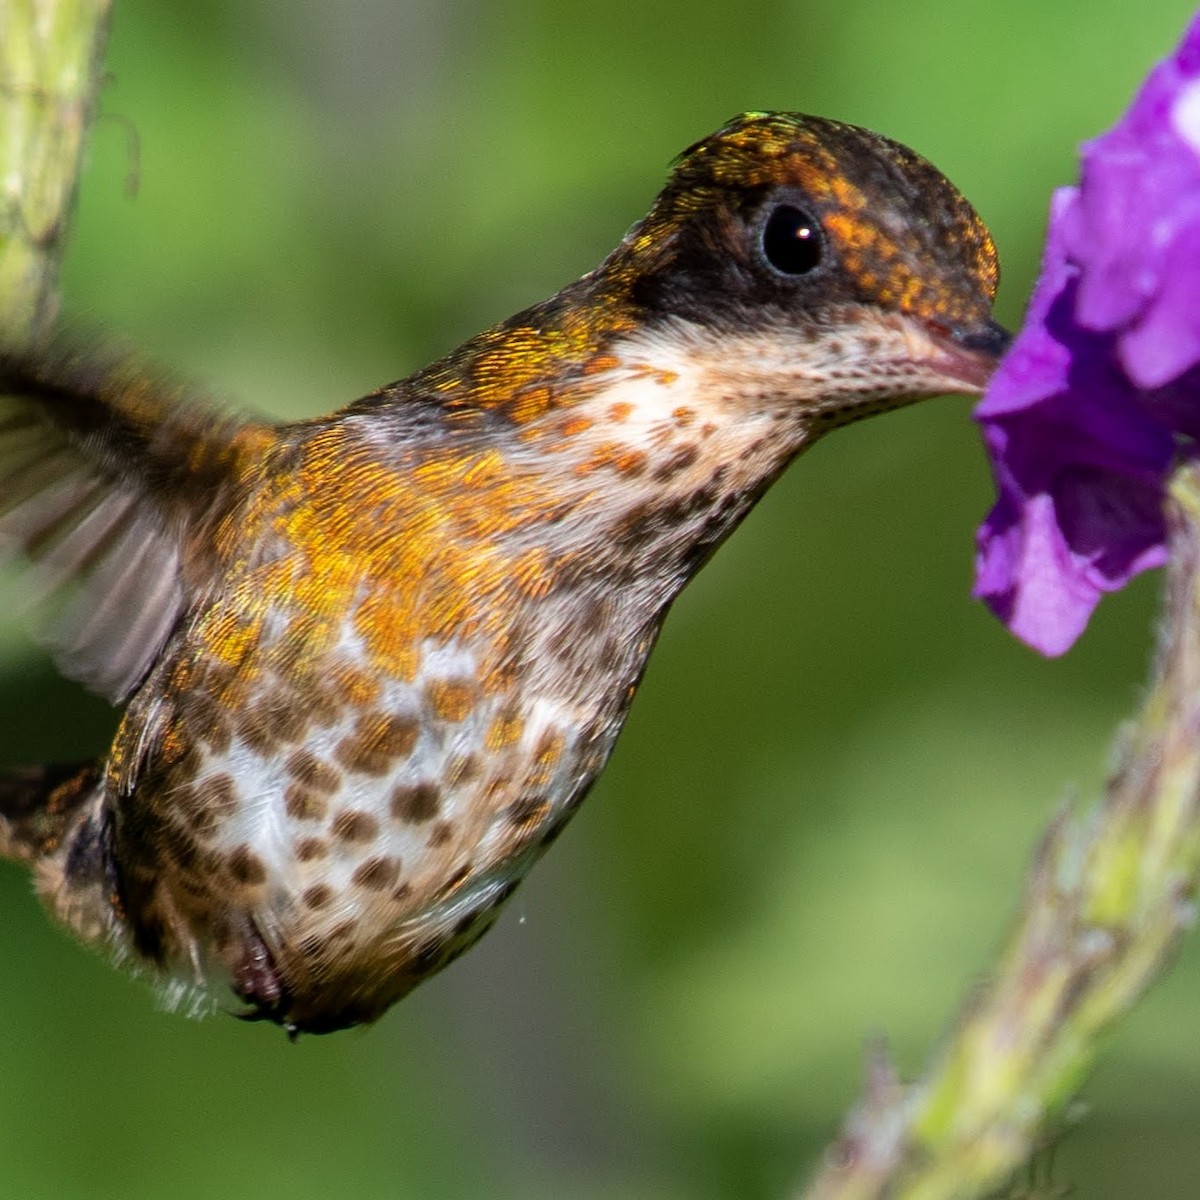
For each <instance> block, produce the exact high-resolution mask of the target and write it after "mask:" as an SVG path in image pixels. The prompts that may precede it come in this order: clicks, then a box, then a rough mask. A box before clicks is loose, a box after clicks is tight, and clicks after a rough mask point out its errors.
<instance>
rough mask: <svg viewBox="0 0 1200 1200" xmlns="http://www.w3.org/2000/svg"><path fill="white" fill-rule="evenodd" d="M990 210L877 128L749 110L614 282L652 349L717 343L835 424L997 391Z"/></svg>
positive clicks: (644, 227)
mask: <svg viewBox="0 0 1200 1200" xmlns="http://www.w3.org/2000/svg"><path fill="white" fill-rule="evenodd" d="M998 277H999V270H998V265H997V258H996V250H995V246H994V245H993V243H992V239H991V236H990V235H989V233H988V231H987V228H986V227H985V226H984V224H983V222H982V221H981V220H980V219H979V217H978V215H977V214H976V212H975V210H974V209H973V208H972V207H971V205H970V204H969V203H968V202H967V201H966V200H965V199H964V198H963V196H962V195H961V194H960V193H959V192H958V191H957V189H956V188H955V187H954V186H953V185H952V184H951V183H950V182H949V181H948V180H947V179H946V178H945V176H944V175H942V174H941V172H939V171H938V170H937V169H936V168H935V167H934V166H932V165H931V164H930V163H929V162H927V161H926V160H925V159H923V158H921V157H920V156H919V155H917V154H915V153H913V152H912V151H911V150H909V149H907V148H906V147H904V146H902V145H900V144H899V143H897V142H894V141H891V140H889V139H888V138H885V137H882V136H880V135H879V134H876V133H872V132H870V131H868V130H865V129H860V128H857V127H856V126H853V125H846V124H842V123H840V122H837V121H830V120H826V119H823V118H818V117H808V116H801V115H798V114H793V113H747V114H744V115H743V116H740V117H737V118H735V119H734V120H732V121H730V122H729V123H728V124H727V125H725V126H724V127H723V128H722V129H720V130H718V131H717V132H716V133H714V134H712V135H711V136H709V137H707V138H705V139H704V140H702V141H700V142H697V143H696V144H695V145H693V146H691V147H690V148H689V149H687V150H685V151H684V153H683V154H682V155H680V157H679V159H678V160H677V162H676V165H675V170H674V173H673V174H672V176H671V178H670V181H669V182H668V184H667V186H666V188H665V189H664V190H663V191H662V193H661V194H660V195H659V197H658V199H657V200H656V202H655V204H654V206H653V207H652V209H651V211H650V213H649V214H648V215H647V216H646V218H645V219H644V220H643V221H641V222H639V224H638V225H636V226H635V227H634V229H633V230H632V231H631V232H630V233H629V235H628V236H627V237H626V238H625V240H624V241H623V242H622V244H621V246H620V247H618V249H617V250H616V251H615V252H614V253H613V254H612V255H611V256H610V257H609V258H608V260H607V261H606V262H605V263H604V264H603V266H602V267H601V269H600V271H599V272H597V277H596V278H597V280H598V281H602V282H603V284H604V285H605V289H604V290H611V294H613V295H616V296H619V297H620V298H621V305H620V306H621V307H624V306H625V305H629V304H631V305H632V308H633V309H634V311H636V312H637V313H638V324H639V327H640V329H641V330H642V331H643V333H644V335H645V336H649V337H652V336H654V333H655V331H656V330H659V329H661V330H664V331H668V332H669V331H671V330H678V329H682V328H685V327H691V328H695V329H698V330H703V331H705V332H706V333H708V334H711V335H713V339H714V340H713V344H714V345H715V346H720V347H721V350H720V352H719V357H720V359H721V360H722V361H723V362H724V363H725V365H726V366H727V367H728V369H729V371H730V372H731V375H734V376H737V375H738V374H745V375H746V376H747V381H749V377H753V379H754V383H753V385H752V386H754V387H755V388H757V389H758V390H759V391H760V392H762V391H764V389H765V390H771V379H772V377H774V378H775V380H776V383H777V386H778V390H779V391H780V392H781V393H786V394H787V396H788V398H789V399H790V401H791V402H792V403H793V404H795V405H797V406H799V407H800V408H802V409H805V410H807V415H808V417H809V418H810V419H811V420H812V421H813V422H814V423H815V424H817V425H819V426H822V427H825V428H828V427H829V426H830V425H836V424H841V423H843V422H844V421H846V420H852V419H854V418H856V417H859V416H862V415H865V414H866V413H868V412H873V411H878V410H880V409H884V408H890V407H894V406H895V405H896V404H898V403H903V402H904V401H906V400H909V399H914V398H916V397H918V396H923V395H930V394H934V393H939V392H966V393H977V392H979V391H981V390H982V388H983V386H984V384H985V383H986V381H987V378H988V376H989V375H990V372H991V369H992V367H993V366H994V365H995V361H996V358H997V356H998V354H999V353H1000V351H1002V350H1003V348H1004V346H1005V345H1006V344H1007V340H1008V336H1007V334H1006V333H1005V332H1004V331H1003V330H1002V329H1001V328H1000V327H999V326H998V325H996V324H995V323H994V322H993V321H992V319H991V307H992V300H993V298H994V296H995V291H996V285H997V282H998Z"/></svg>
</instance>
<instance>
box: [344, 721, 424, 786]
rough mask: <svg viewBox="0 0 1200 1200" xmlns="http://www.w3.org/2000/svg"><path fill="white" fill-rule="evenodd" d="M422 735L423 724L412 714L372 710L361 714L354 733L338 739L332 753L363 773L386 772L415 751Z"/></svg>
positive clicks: (345, 765) (351, 769)
mask: <svg viewBox="0 0 1200 1200" xmlns="http://www.w3.org/2000/svg"><path fill="white" fill-rule="evenodd" d="M419 734H420V726H419V725H418V724H417V722H416V720H415V719H414V718H412V717H398V716H392V715H390V714H388V713H369V714H367V715H366V716H362V717H359V719H358V721H357V723H356V724H355V727H354V732H353V733H351V734H348V735H347V736H346V737H344V738H342V740H341V741H340V742H338V744H337V746H336V747H335V748H334V751H333V755H334V757H335V758H336V759H337V760H338V762H339V763H341V764H342V766H344V767H345V768H346V769H347V770H350V771H357V772H358V773H359V774H360V775H386V774H387V772H388V771H389V770H390V768H391V765H392V763H393V762H394V761H395V760H396V759H397V758H401V757H403V756H404V755H407V754H410V753H411V752H412V748H413V747H414V746H415V745H416V744H417V737H418V735H419Z"/></svg>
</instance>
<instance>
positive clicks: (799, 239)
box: [762, 204, 824, 275]
mask: <svg viewBox="0 0 1200 1200" xmlns="http://www.w3.org/2000/svg"><path fill="white" fill-rule="evenodd" d="M822 241H823V239H822V237H821V229H820V226H819V225H818V224H817V223H816V221H814V220H813V218H812V217H810V216H809V215H808V213H806V212H805V211H804V210H803V209H800V208H797V207H796V206H795V205H793V204H777V205H776V206H775V207H774V208H773V209H772V210H771V212H770V213H769V214H768V216H767V220H766V223H765V224H764V225H763V231H762V252H763V256H764V257H765V258H766V260H767V262H768V263H770V264H771V266H772V267H774V268H775V270H776V271H778V272H779V273H780V274H781V275H807V274H808V273H809V271H811V270H813V269H814V268H815V267H817V266H819V265H820V262H821V255H822V252H823V250H824V246H823V244H822Z"/></svg>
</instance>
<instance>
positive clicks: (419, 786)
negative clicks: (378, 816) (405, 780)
mask: <svg viewBox="0 0 1200 1200" xmlns="http://www.w3.org/2000/svg"><path fill="white" fill-rule="evenodd" d="M441 799H442V794H441V791H440V790H439V788H438V787H437V785H436V784H433V783H416V784H410V785H401V786H400V787H397V788H396V790H395V791H394V792H393V793H392V816H393V817H395V818H396V820H398V821H405V822H408V823H409V824H414V825H415V824H420V822H422V821H428V820H430V819H431V818H433V817H436V816H437V812H438V807H439V805H440V804H441Z"/></svg>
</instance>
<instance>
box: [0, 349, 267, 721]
mask: <svg viewBox="0 0 1200 1200" xmlns="http://www.w3.org/2000/svg"><path fill="white" fill-rule="evenodd" d="M0 393H6V394H3V395H0V563H2V562H4V561H9V560H11V561H16V562H19V563H22V564H23V565H24V566H25V567H26V569H27V573H28V576H29V583H30V587H29V592H28V594H29V597H30V600H31V603H37V604H38V605H42V604H48V605H49V607H50V612H51V616H50V619H49V620H48V621H47V622H46V628H45V640H46V641H47V642H48V643H49V645H50V646H51V648H52V650H53V653H54V655H55V659H56V661H57V663H58V665H59V667H60V669H61V670H62V671H63V673H64V674H66V675H68V676H70V677H71V678H74V679H78V680H80V681H81V682H83V683H85V684H87V685H88V686H89V687H91V688H93V689H94V690H95V691H97V692H99V693H100V694H101V695H104V696H107V697H108V698H109V699H111V700H113V701H114V702H119V701H121V700H123V699H124V698H125V697H126V696H127V695H128V694H129V693H130V691H131V690H132V689H133V688H134V687H136V686H137V684H138V683H139V682H140V680H141V679H142V678H143V677H144V676H145V674H146V672H147V671H148V670H149V668H150V666H151V665H152V664H153V662H154V660H155V658H156V656H157V655H158V653H159V651H160V650H161V648H162V646H163V644H164V642H165V641H166V639H167V638H168V637H169V636H170V633H171V630H172V629H173V628H174V626H175V625H176V623H177V622H178V621H179V619H180V617H181V615H182V613H183V608H184V594H185V590H184V583H183V576H184V572H185V566H186V568H187V569H188V571H189V573H190V575H194V574H196V573H197V572H201V573H202V571H203V569H204V566H205V564H204V563H203V561H200V562H197V561H195V560H196V558H197V555H199V557H200V558H201V559H202V558H203V550H200V551H197V550H196V548H195V543H196V538H195V536H194V535H195V534H196V531H197V530H198V529H202V528H203V526H204V523H205V521H206V520H210V519H211V518H212V516H213V513H214V511H215V510H216V509H217V508H218V507H219V505H220V504H221V502H222V500H223V499H224V500H227V499H228V496H229V494H230V492H231V491H232V490H233V489H232V481H233V479H234V477H235V475H236V476H237V477H238V478H243V477H244V476H245V466H246V456H247V455H248V454H261V452H262V450H263V448H264V446H265V445H266V444H267V443H268V442H269V440H270V436H271V427H270V426H265V425H260V424H253V423H249V422H240V423H239V422H235V421H232V420H230V419H229V418H228V417H226V416H224V415H223V414H220V413H219V412H217V411H216V410H215V409H213V408H212V407H211V406H209V405H206V404H203V403H197V402H195V401H191V400H189V398H188V397H187V396H186V395H185V394H184V393H183V392H182V390H181V389H180V388H178V387H177V386H174V385H170V384H167V383H155V382H154V381H153V379H152V377H150V376H148V375H147V373H146V372H145V370H144V369H143V368H142V366H141V364H137V363H133V362H132V361H131V360H129V359H128V358H127V357H126V358H121V359H114V358H112V357H111V356H109V357H107V358H102V357H95V356H92V357H84V356H81V355H79V354H72V355H69V356H67V357H66V358H65V359H64V358H61V357H60V359H59V360H58V361H57V363H56V362H53V361H51V360H22V359H14V358H13V357H11V356H5V355H3V354H0ZM264 434H266V435H267V436H265V437H264ZM185 544H186V545H187V546H188V554H189V556H190V557H189V561H188V562H187V563H186V564H185V562H184V546H185ZM189 577H190V576H189Z"/></svg>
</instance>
